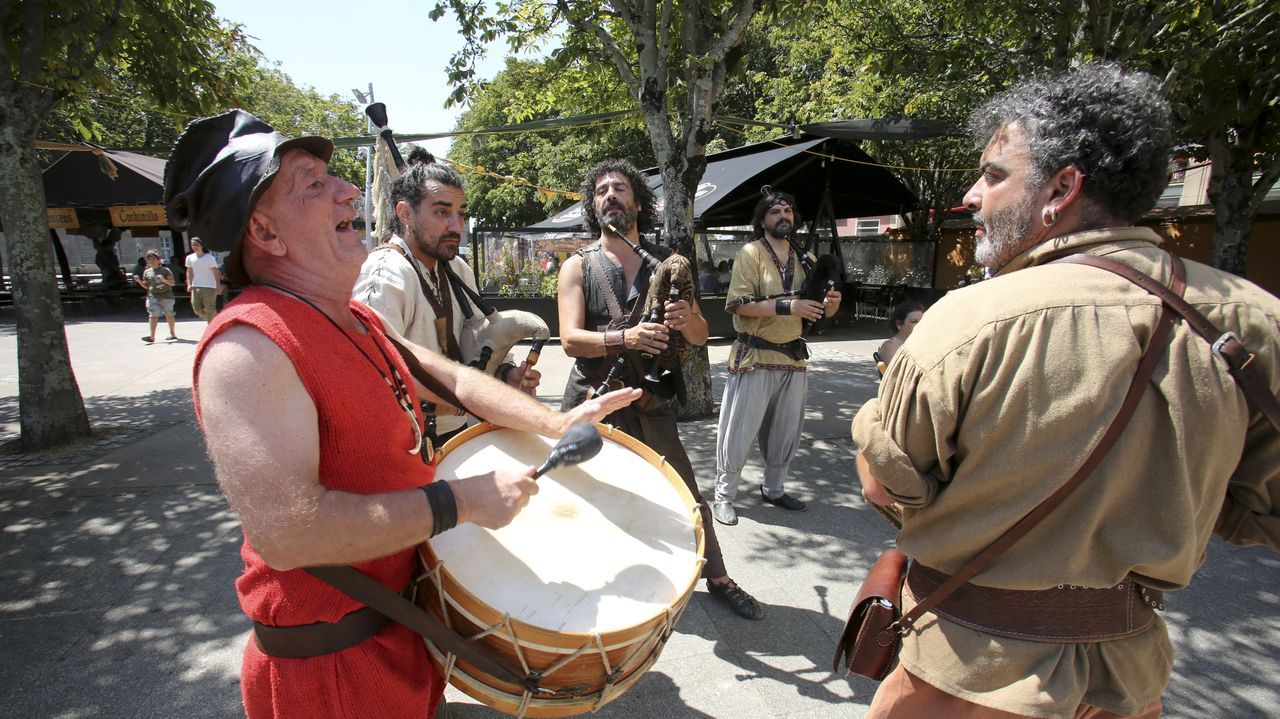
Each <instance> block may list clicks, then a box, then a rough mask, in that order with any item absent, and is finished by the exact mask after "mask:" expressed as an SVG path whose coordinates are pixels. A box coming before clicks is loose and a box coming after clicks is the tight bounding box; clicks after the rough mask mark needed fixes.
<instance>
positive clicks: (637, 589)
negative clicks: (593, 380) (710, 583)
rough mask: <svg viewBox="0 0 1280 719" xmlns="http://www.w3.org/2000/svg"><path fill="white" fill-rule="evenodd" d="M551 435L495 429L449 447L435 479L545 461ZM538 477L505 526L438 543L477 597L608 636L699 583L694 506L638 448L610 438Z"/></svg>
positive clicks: (463, 529) (539, 620)
mask: <svg viewBox="0 0 1280 719" xmlns="http://www.w3.org/2000/svg"><path fill="white" fill-rule="evenodd" d="M554 443H555V442H554V440H551V439H548V438H546V437H541V436H538V435H533V434H528V433H524V432H517V431H515V430H511V429H498V430H493V431H490V432H486V433H484V434H482V435H480V436H477V437H474V438H472V439H470V440H467V441H466V442H463V443H462V444H461V445H459V446H456V447H453V448H451V449H450V452H449V454H448V455H446V456H445V457H444V458H443V459H442V460H441V461H440V465H439V467H438V468H437V476H439V477H440V478H442V479H455V478H459V477H467V476H472V475H477V474H483V473H485V472H489V471H492V470H494V469H496V468H500V467H507V468H511V469H517V470H518V469H522V468H524V467H527V466H530V465H533V466H537V465H539V464H541V463H542V462H543V461H544V460H545V459H546V457H547V453H548V452H549V451H550V450H551V447H552V446H553V445H554ZM538 484H539V491H538V494H536V495H535V496H533V497H532V498H531V499H530V501H529V504H528V506H527V507H525V508H524V510H523V511H521V512H520V514H518V515H517V516H516V518H515V520H514V521H512V523H511V524H509V525H507V526H506V527H503V528H502V529H498V530H491V529H485V528H483V527H479V526H477V525H474V524H464V525H461V526H458V527H456V528H454V529H452V530H450V531H448V532H445V533H444V534H441V535H440V536H438V537H435V538H434V539H432V540H431V547H432V549H433V550H434V551H435V553H436V555H437V556H438V557H439V558H440V559H441V560H442V561H443V562H444V566H445V568H446V569H447V570H448V571H449V573H450V574H452V575H453V576H454V577H455V578H456V579H457V580H458V581H459V582H460V583H461V584H462V586H464V587H466V589H467V590H468V591H469V592H471V593H472V594H474V595H475V596H476V598H478V599H479V600H480V601H482V602H484V603H485V604H487V605H489V606H490V607H492V608H494V609H496V610H498V611H500V612H505V613H507V614H510V615H511V617H512V618H513V619H519V620H521V621H523V622H526V623H529V624H532V625H535V626H538V627H542V628H545V629H550V630H553V631H561V632H586V633H591V632H597V633H605V632H611V631H617V630H620V629H626V628H628V627H633V626H635V625H637V624H640V623H642V622H644V621H646V620H648V619H650V618H652V617H654V616H655V615H657V614H660V613H661V612H662V611H663V610H664V609H665V608H666V607H668V606H671V605H672V604H673V603H674V602H675V601H676V600H677V599H678V598H679V597H680V596H681V595H682V594H683V593H684V592H685V590H686V589H688V587H689V585H690V584H691V583H692V582H693V581H694V579H695V577H696V575H697V573H698V572H699V570H700V566H701V565H700V564H699V563H698V554H697V552H698V548H697V544H696V542H697V537H696V535H695V533H694V528H693V518H692V508H690V507H688V506H687V505H686V504H685V502H684V501H683V500H682V498H681V496H680V494H679V493H678V492H677V491H676V488H675V487H673V486H672V485H671V483H670V482H669V481H668V480H667V479H666V477H665V476H664V475H663V474H662V472H661V471H660V470H659V469H658V468H656V467H654V466H653V465H651V464H649V463H648V462H646V461H645V460H644V458H642V457H641V456H640V455H638V454H636V453H635V452H632V451H630V450H628V449H626V448H625V447H623V446H622V445H620V444H618V443H616V442H614V441H612V440H609V439H608V438H606V439H605V441H604V448H603V449H602V450H601V452H600V454H599V455H597V456H596V457H594V458H592V459H590V460H588V461H586V462H584V463H582V464H581V465H578V466H577V467H561V468H559V469H554V470H551V471H550V472H548V473H547V474H545V475H543V477H542V478H541V479H539V480H538Z"/></svg>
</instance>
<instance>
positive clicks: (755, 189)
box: [531, 133, 918, 231]
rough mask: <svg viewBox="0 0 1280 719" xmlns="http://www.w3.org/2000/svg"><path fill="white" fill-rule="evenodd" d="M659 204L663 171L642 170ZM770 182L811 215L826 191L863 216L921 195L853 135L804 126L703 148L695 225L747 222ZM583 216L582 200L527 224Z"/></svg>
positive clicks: (562, 224) (908, 205)
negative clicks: (818, 132) (785, 134)
mask: <svg viewBox="0 0 1280 719" xmlns="http://www.w3.org/2000/svg"><path fill="white" fill-rule="evenodd" d="M645 174H646V175H647V176H648V178H649V185H650V187H652V188H653V189H654V191H655V193H656V194H657V195H658V208H659V209H661V208H662V201H663V193H662V177H661V175H660V174H659V172H658V169H657V168H650V169H648V170H646V171H645ZM762 185H772V186H773V187H774V188H775V189H777V190H782V191H785V192H789V193H791V194H793V195H795V197H796V204H797V205H798V207H797V209H798V210H799V212H800V215H801V216H802V217H804V218H807V219H812V218H815V217H816V216H817V215H818V214H819V213H818V210H819V208H820V207H821V205H822V203H823V201H824V199H825V198H827V197H828V193H829V197H830V202H831V208H830V211H831V212H833V213H834V215H833V216H834V217H868V216H874V215H894V214H901V213H904V212H909V211H910V210H912V209H914V208H915V207H916V206H917V204H918V201H917V199H916V197H915V195H914V194H912V192H911V191H910V190H908V189H907V188H906V186H905V185H903V184H902V182H901V181H899V180H898V178H897V177H895V176H894V175H893V173H892V172H890V171H889V170H888V169H887V168H885V167H883V166H881V165H879V164H878V163H876V161H875V160H874V159H873V158H872V157H871V156H870V155H868V154H867V153H865V152H863V151H862V150H861V149H859V148H858V147H857V146H856V143H855V142H851V141H847V140H841V139H838V138H828V137H816V136H814V135H812V134H809V133H802V134H801V136H800V137H799V138H798V139H797V138H783V139H779V140H771V141H768V142H761V143H756V144H753V145H744V146H742V147H736V148H733V149H732V150H725V151H724V152H717V153H714V154H711V155H707V168H706V171H705V172H704V173H703V176H702V181H701V182H700V183H699V185H698V189H697V192H696V194H695V199H694V204H693V213H694V219H695V221H696V222H697V223H698V225H699V226H700V227H703V228H709V227H725V226H729V225H749V224H751V212H752V209H753V208H754V207H755V205H756V202H757V201H759V199H760V187H761V186H762ZM581 223H582V204H581V203H577V204H575V205H573V206H572V207H570V208H568V209H566V210H564V211H562V212H560V213H558V214H556V215H555V216H554V217H551V218H548V219H546V220H544V221H542V222H539V223H538V224H536V225H533V227H532V228H531V229H534V230H543V231H546V230H572V229H575V228H577V227H579V226H580V225H581Z"/></svg>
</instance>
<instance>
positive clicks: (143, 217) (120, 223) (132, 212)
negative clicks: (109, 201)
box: [111, 205, 169, 227]
mask: <svg viewBox="0 0 1280 719" xmlns="http://www.w3.org/2000/svg"><path fill="white" fill-rule="evenodd" d="M111 224H113V225H115V226H116V227H164V226H165V225H167V224H169V219H168V218H167V217H165V214H164V205H130V206H128V207H112V208H111Z"/></svg>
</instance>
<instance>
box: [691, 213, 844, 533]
mask: <svg viewBox="0 0 1280 719" xmlns="http://www.w3.org/2000/svg"><path fill="white" fill-rule="evenodd" d="M751 222H752V226H754V227H755V232H756V239H755V241H753V242H748V243H747V244H745V245H743V247H742V249H741V250H739V251H738V256H737V257H736V258H735V259H734V262H733V278H732V279H731V280H729V289H728V291H727V292H728V300H727V301H726V302H725V311H727V312H729V313H730V314H732V315H733V316H734V317H733V329H734V330H736V331H737V333H738V335H737V337H736V338H735V339H734V342H733V346H732V347H731V348H730V349H729V377H728V379H727V380H726V381H725V387H724V398H723V399H722V400H721V401H720V426H719V430H718V432H717V434H716V490H715V491H716V494H715V500H714V501H713V502H712V504H711V514H712V515H713V516H714V517H715V519H716V521H717V522H720V523H721V524H729V525H733V524H737V523H738V513H737V511H736V510H734V508H733V502H734V500H736V499H737V496H738V480H739V479H741V477H742V467H743V465H745V464H746V462H747V455H748V454H750V452H751V445H752V444H753V443H754V442H755V441H756V439H757V437H758V438H759V441H760V454H761V456H762V457H763V458H764V484H763V485H762V486H761V487H760V498H761V499H762V500H764V501H765V502H768V503H769V504H772V505H774V506H776V507H781V508H783V509H788V510H791V511H804V510H805V508H806V506H805V503H804V502H802V501H800V500H798V499H796V498H795V497H792V496H791V495H789V494H787V493H786V491H785V489H784V488H783V483H784V482H785V481H786V478H787V470H788V469H790V467H791V460H793V459H794V458H795V456H796V450H797V449H798V448H799V447H800V432H801V431H802V430H803V429H804V405H805V395H806V394H807V392H808V375H806V374H805V369H806V367H807V366H808V365H807V363H806V362H805V360H806V358H808V356H809V351H808V349H807V348H806V347H805V341H804V339H803V338H801V336H800V335H801V334H802V333H803V331H804V320H809V321H811V322H814V321H817V320H819V319H821V318H822V317H830V316H832V315H834V314H835V313H836V311H837V310H838V309H840V292H839V291H837V290H830V291H828V292H827V293H826V297H825V301H822V302H819V301H816V300H808V299H803V298H792V297H787V298H781V299H778V298H776V296H777V295H780V294H782V293H785V292H790V291H793V290H799V289H800V288H802V287H804V282H805V270H804V266H803V264H802V263H801V262H800V260H799V257H798V256H797V255H796V252H795V251H794V249H793V248H792V246H791V241H790V237H791V234H792V233H793V232H795V229H796V226H797V225H798V224H799V223H800V218H799V217H798V216H797V214H796V200H795V198H794V197H792V196H791V195H790V194H788V193H786V192H774V191H773V190H769V191H768V192H766V193H765V196H764V197H762V198H760V201H759V202H758V203H756V208H755V212H754V213H753V214H752V218H751ZM756 297H773V299H752V298H756Z"/></svg>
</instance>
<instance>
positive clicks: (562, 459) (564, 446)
mask: <svg viewBox="0 0 1280 719" xmlns="http://www.w3.org/2000/svg"><path fill="white" fill-rule="evenodd" d="M603 446H604V440H603V439H601V437H600V430H598V429H596V426H595V425H594V424H591V423H590V422H580V423H578V424H575V425H573V426H572V427H570V428H569V431H568V432H565V433H564V436H563V437H561V438H560V441H559V442H556V446H554V447H552V448H551V454H549V455H547V461H545V462H543V463H542V466H541V467H538V469H537V470H536V471H535V472H534V473H533V478H534V479H537V478H539V477H541V476H542V475H544V474H546V473H547V472H550V471H551V470H553V469H555V468H556V467H562V466H564V465H566V464H579V463H581V462H585V461H587V460H588V459H591V458H592V457H594V456H596V455H597V454H599V453H600V448H601V447H603Z"/></svg>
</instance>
